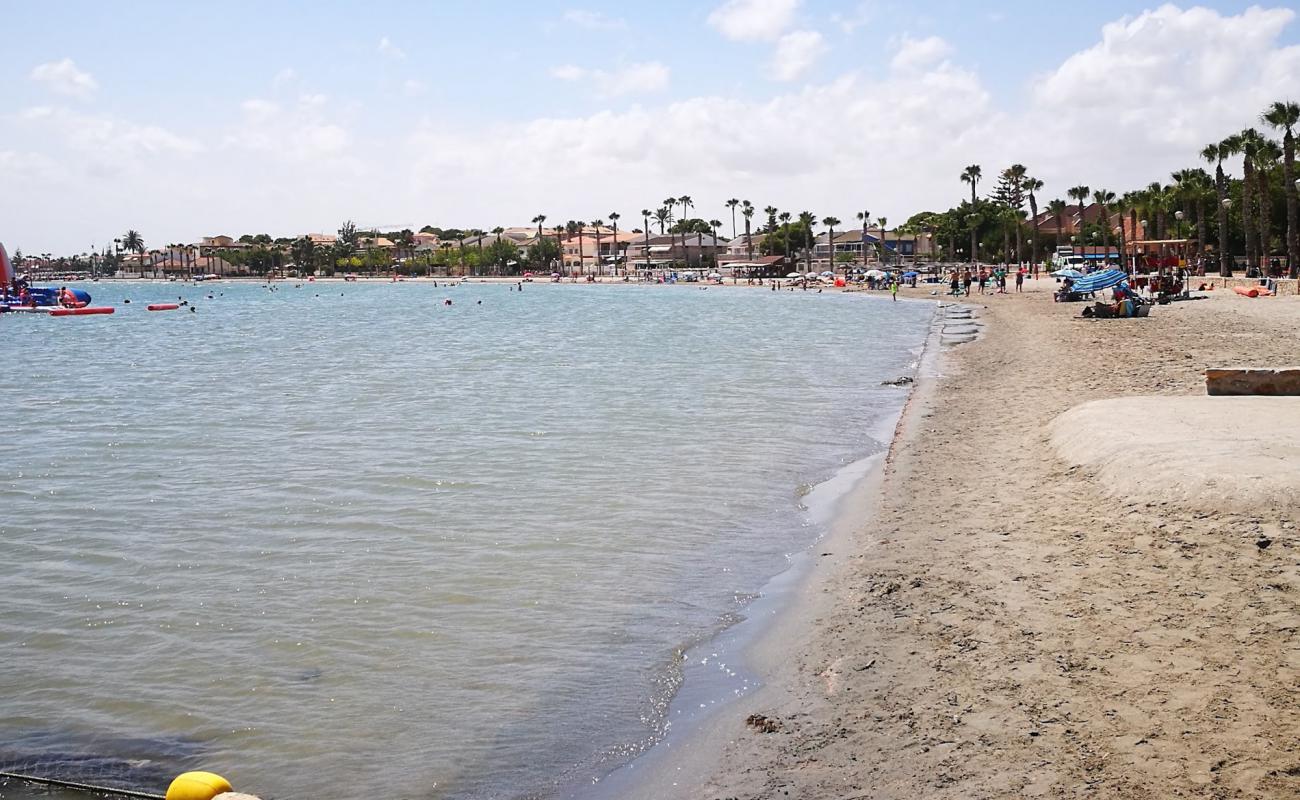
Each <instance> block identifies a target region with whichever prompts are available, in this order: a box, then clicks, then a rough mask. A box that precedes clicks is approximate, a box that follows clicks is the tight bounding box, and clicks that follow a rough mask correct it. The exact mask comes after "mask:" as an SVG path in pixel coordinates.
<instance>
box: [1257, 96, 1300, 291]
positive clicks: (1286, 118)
mask: <svg viewBox="0 0 1300 800" xmlns="http://www.w3.org/2000/svg"><path fill="white" fill-rule="evenodd" d="M1260 119H1261V121H1263V122H1264V124H1266V125H1269V126H1271V127H1272V128H1273V130H1280V131H1284V133H1283V135H1282V183H1283V186H1282V188H1283V190H1284V191H1285V192H1286V266H1287V275H1288V277H1291V278H1294V277H1296V276H1297V275H1300V227H1298V226H1300V219H1298V218H1297V217H1300V210H1298V209H1300V198H1298V197H1297V189H1296V183H1295V182H1296V174H1295V128H1296V126H1297V125H1300V103H1293V102H1276V103H1273V104H1272V105H1270V106H1269V107H1268V108H1267V109H1266V110H1265V111H1264V114H1263V116H1262V117H1261V118H1260Z"/></svg>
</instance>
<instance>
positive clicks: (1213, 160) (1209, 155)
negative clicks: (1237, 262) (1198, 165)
mask: <svg viewBox="0 0 1300 800" xmlns="http://www.w3.org/2000/svg"><path fill="white" fill-rule="evenodd" d="M1228 155H1229V154H1228V153H1225V152H1224V147H1223V142H1216V143H1213V144H1207V145H1206V146H1205V147H1203V148H1202V149H1201V158H1202V159H1203V160H1204V161H1206V162H1207V163H1210V164H1213V165H1214V189H1215V194H1216V196H1217V199H1218V204H1217V207H1216V209H1217V211H1218V222H1219V275H1221V276H1223V277H1225V278H1231V277H1232V256H1231V255H1229V253H1228V179H1227V177H1226V176H1225V175H1224V174H1223V160H1224V159H1225V158H1227V157H1228Z"/></svg>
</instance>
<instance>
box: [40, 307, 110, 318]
mask: <svg viewBox="0 0 1300 800" xmlns="http://www.w3.org/2000/svg"><path fill="white" fill-rule="evenodd" d="M113 311H114V308H113V307H112V306H83V307H81V308H56V309H54V310H53V311H51V312H50V316H51V317H82V316H85V315H87V314H112V313H113Z"/></svg>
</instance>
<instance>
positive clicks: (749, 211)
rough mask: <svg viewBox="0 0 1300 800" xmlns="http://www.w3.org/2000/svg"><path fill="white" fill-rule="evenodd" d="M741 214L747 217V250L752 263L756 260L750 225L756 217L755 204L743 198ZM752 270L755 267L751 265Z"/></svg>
mask: <svg viewBox="0 0 1300 800" xmlns="http://www.w3.org/2000/svg"><path fill="white" fill-rule="evenodd" d="M740 215H741V216H742V217H744V218H745V251H746V252H747V253H748V254H749V260H750V263H753V261H754V237H753V234H752V233H751V231H750V225H751V223H752V220H753V219H754V204H753V203H751V202H749V201H748V200H742V201H741V203H740ZM750 269H751V270H752V269H753V267H750Z"/></svg>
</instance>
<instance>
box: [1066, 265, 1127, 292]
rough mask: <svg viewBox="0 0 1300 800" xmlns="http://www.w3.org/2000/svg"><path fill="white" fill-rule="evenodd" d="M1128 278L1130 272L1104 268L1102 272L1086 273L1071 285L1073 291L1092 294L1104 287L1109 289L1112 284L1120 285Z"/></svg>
mask: <svg viewBox="0 0 1300 800" xmlns="http://www.w3.org/2000/svg"><path fill="white" fill-rule="evenodd" d="M1127 280H1128V273H1127V272H1124V271H1123V270H1118V269H1104V270H1102V271H1101V272H1094V273H1092V274H1090V275H1084V276H1083V277H1082V278H1079V279H1078V280H1076V281H1075V282H1074V286H1072V287H1070V290H1071V291H1074V292H1081V293H1083V294H1091V293H1092V292H1100V291H1101V290H1102V289H1109V288H1110V287H1112V286H1118V285H1120V284H1121V283H1124V282H1125V281H1127Z"/></svg>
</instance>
